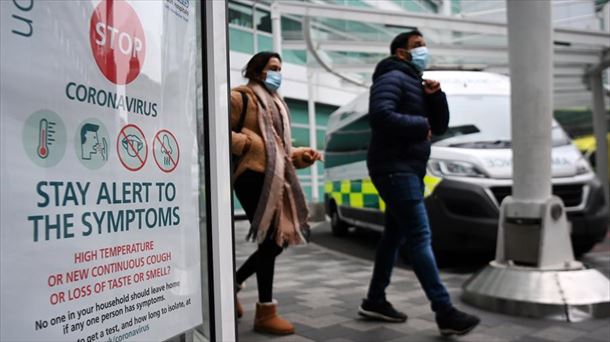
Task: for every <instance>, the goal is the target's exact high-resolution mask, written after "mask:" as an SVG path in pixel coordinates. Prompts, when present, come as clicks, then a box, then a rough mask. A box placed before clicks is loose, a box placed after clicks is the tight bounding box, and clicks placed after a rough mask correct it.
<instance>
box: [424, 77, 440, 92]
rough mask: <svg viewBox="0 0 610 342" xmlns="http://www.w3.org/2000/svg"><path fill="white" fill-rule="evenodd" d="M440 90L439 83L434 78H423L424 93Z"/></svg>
mask: <svg viewBox="0 0 610 342" xmlns="http://www.w3.org/2000/svg"><path fill="white" fill-rule="evenodd" d="M439 90H441V84H440V83H439V82H438V81H435V80H424V92H425V93H426V95H430V94H434V93H436V92H437V91H439Z"/></svg>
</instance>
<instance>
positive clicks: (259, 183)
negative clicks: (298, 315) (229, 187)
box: [234, 170, 283, 303]
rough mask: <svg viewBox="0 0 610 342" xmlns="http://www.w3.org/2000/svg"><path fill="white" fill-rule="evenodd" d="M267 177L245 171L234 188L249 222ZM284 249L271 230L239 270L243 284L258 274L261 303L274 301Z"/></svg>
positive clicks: (239, 280)
mask: <svg viewBox="0 0 610 342" xmlns="http://www.w3.org/2000/svg"><path fill="white" fill-rule="evenodd" d="M264 179H265V175H264V174H263V173H260V172H254V171H250V170H248V171H245V172H244V173H243V174H241V175H240V176H239V178H237V180H235V184H234V188H235V194H236V195H237V198H238V199H239V201H240V202H241V205H242V206H243V208H244V210H245V211H246V216H248V220H249V221H250V222H252V218H253V217H254V213H255V211H256V206H257V205H258V200H259V198H260V194H261V192H262V189H263V181H264ZM282 250H283V248H282V247H280V246H278V245H277V244H276V243H275V240H274V238H273V232H272V231H271V229H269V231H268V234H267V237H266V238H265V241H263V242H262V243H261V244H259V245H258V249H257V250H256V251H255V252H254V253H252V255H250V257H249V258H248V260H246V262H245V263H244V264H243V265H241V267H240V268H239V269H238V270H237V275H236V277H235V278H236V281H237V283H238V284H242V283H243V282H244V281H246V279H248V278H249V277H250V276H251V275H252V274H254V273H256V283H257V285H258V301H259V303H269V302H271V301H272V300H273V272H274V269H275V258H276V257H277V256H278V255H279V254H280V253H282Z"/></svg>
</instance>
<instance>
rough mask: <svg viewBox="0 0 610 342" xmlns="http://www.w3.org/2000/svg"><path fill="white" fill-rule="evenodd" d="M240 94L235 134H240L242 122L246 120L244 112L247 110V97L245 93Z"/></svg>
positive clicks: (242, 126)
mask: <svg viewBox="0 0 610 342" xmlns="http://www.w3.org/2000/svg"><path fill="white" fill-rule="evenodd" d="M239 93H240V94H241V101H242V107H241V114H239V122H238V123H237V127H236V128H235V131H236V132H241V130H242V128H244V121H245V120H246V111H247V110H248V95H246V93H245V92H243V91H240V92H239Z"/></svg>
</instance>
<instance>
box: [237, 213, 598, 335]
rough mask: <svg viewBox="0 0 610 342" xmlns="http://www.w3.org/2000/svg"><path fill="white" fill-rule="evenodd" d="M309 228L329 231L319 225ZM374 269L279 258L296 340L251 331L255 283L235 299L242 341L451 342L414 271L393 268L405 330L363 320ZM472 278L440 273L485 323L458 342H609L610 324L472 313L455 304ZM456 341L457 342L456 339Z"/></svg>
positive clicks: (279, 285)
mask: <svg viewBox="0 0 610 342" xmlns="http://www.w3.org/2000/svg"><path fill="white" fill-rule="evenodd" d="M235 226H236V233H235V240H236V247H235V248H236V262H237V266H240V265H241V264H242V263H243V262H244V261H245V259H246V258H247V257H248V256H249V255H250V253H252V251H253V250H254V249H255V247H256V246H255V244H253V243H251V242H246V241H245V236H246V232H247V227H248V224H247V222H246V221H236V222H235ZM314 229H327V228H326V225H324V224H322V225H320V226H318V227H314ZM589 258H593V259H595V260H589V261H591V262H592V263H593V264H595V265H605V266H603V267H602V269H603V271H604V273H606V276H608V274H607V272H609V271H610V270H609V267H608V265H610V253H608V252H602V253H596V254H595V255H594V256H590V257H589ZM371 271H372V262H371V261H368V260H364V259H360V258H356V257H352V256H348V255H345V254H343V253H339V252H335V251H332V250H330V249H327V248H325V247H321V246H318V245H316V244H313V243H312V244H309V245H307V246H299V247H292V248H289V249H288V250H286V251H285V252H284V253H282V254H281V255H280V257H279V258H278V261H277V264H276V273H275V286H274V297H275V298H276V299H277V301H278V303H279V306H278V307H279V312H280V313H281V315H282V316H283V317H285V318H286V319H288V320H290V321H291V322H292V323H293V324H294V325H295V327H296V334H295V335H290V336H285V337H276V336H270V335H262V334H258V333H256V332H254V331H253V330H252V324H253V320H254V307H255V303H256V301H257V291H256V278H255V276H253V277H251V278H250V279H248V281H247V285H246V288H245V289H244V290H243V291H241V292H240V294H239V299H240V300H241V303H242V305H243V306H244V309H245V314H244V317H242V318H241V319H240V320H239V323H238V334H239V340H240V341H247V342H249V341H269V340H273V341H291V342H292V341H294V342H298V341H328V342H351V341H354V342H356V341H363V342H377V341H380V342H381V341H388V342H394V341H448V340H452V339H451V338H450V339H446V338H442V337H440V335H439V333H438V330H437V327H436V324H435V322H434V315H433V314H432V312H431V311H430V308H429V305H428V302H427V300H426V298H425V297H424V293H423V291H422V290H421V288H420V286H419V283H418V282H417V279H416V277H415V275H414V273H413V272H411V271H409V270H406V269H402V268H398V267H397V268H395V269H394V274H393V277H392V284H391V285H390V287H389V289H388V299H389V300H390V301H391V302H392V303H393V304H394V306H395V307H396V308H397V309H399V310H402V311H404V312H405V313H407V315H408V316H409V319H408V321H407V322H406V323H399V324H396V323H394V324H391V323H387V324H386V323H380V322H371V321H366V320H363V319H361V318H360V317H359V316H358V314H357V308H358V306H359V305H360V302H361V299H362V297H363V296H364V294H365V293H366V289H367V285H368V282H369V279H370V276H371ZM469 276H470V275H469V274H456V273H449V272H448V271H442V272H441V278H442V279H443V281H444V282H445V284H446V285H447V287H448V289H449V291H450V293H451V295H452V298H453V301H454V303H455V304H456V306H458V307H460V308H463V309H465V311H468V312H471V313H475V314H477V315H479V316H480V317H481V318H482V323H481V325H480V326H479V327H478V328H477V329H476V330H475V331H474V332H473V333H471V334H470V335H468V336H465V337H461V338H459V340H460V341H481V342H493V341H532V342H536V341H546V342H549V341H554V342H570V341H583V342H608V341H610V319H603V320H592V321H585V322H579V323H566V322H556V321H548V320H538V319H528V318H521V317H512V316H507V315H501V314H495V313H490V312H486V311H482V310H479V309H476V308H473V307H469V306H467V305H466V304H464V303H462V302H461V301H460V299H459V295H460V286H461V285H462V283H463V282H464V281H465V280H466V279H467V278H468V277H469ZM456 340H457V339H456Z"/></svg>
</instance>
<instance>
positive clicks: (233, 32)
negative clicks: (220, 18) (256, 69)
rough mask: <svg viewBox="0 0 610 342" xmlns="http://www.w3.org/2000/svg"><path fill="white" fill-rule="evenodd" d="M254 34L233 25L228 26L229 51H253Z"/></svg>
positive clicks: (249, 52)
mask: <svg viewBox="0 0 610 342" xmlns="http://www.w3.org/2000/svg"><path fill="white" fill-rule="evenodd" d="M253 37H254V34H253V33H252V32H248V31H244V30H242V29H238V28H235V27H229V48H230V49H231V51H237V52H244V53H248V54H253V53H254V39H253Z"/></svg>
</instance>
